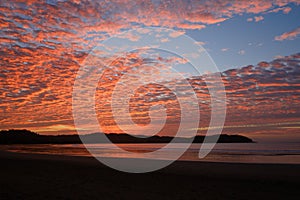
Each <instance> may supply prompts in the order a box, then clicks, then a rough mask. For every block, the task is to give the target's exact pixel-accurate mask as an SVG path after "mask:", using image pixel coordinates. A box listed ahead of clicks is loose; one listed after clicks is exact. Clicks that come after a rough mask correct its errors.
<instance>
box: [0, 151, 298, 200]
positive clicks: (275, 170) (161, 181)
mask: <svg viewBox="0 0 300 200" xmlns="http://www.w3.org/2000/svg"><path fill="white" fill-rule="evenodd" d="M0 159H1V165H0V166H1V167H0V174H1V179H0V199H1V200H5V199H110V200H113V199H299V195H300V190H299V186H300V165H283V164H281V165H275V164H237V163H235V164H234V163H205V162H186V161H178V162H175V163H173V164H172V165H170V166H169V167H167V168H164V169H162V170H159V171H157V172H152V173H147V174H128V173H124V172H119V171H116V170H113V169H110V168H108V167H106V166H104V165H102V164H100V163H99V162H98V161H97V160H95V159H94V158H89V157H71V156H56V155H35V154H19V153H9V152H0Z"/></svg>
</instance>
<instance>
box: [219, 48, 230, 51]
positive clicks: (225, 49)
mask: <svg viewBox="0 0 300 200" xmlns="http://www.w3.org/2000/svg"><path fill="white" fill-rule="evenodd" d="M221 51H223V52H226V51H229V48H223V49H221Z"/></svg>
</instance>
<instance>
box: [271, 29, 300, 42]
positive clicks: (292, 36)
mask: <svg viewBox="0 0 300 200" xmlns="http://www.w3.org/2000/svg"><path fill="white" fill-rule="evenodd" d="M298 35H300V27H298V28H296V29H294V30H292V31H290V32H286V33H283V34H282V35H279V36H276V37H275V40H277V41H283V40H294V39H296V38H297V36H298Z"/></svg>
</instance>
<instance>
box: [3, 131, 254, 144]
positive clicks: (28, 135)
mask: <svg viewBox="0 0 300 200" xmlns="http://www.w3.org/2000/svg"><path fill="white" fill-rule="evenodd" d="M100 134H102V135H103V134H104V133H93V134H88V135H84V136H81V137H84V139H85V141H87V143H99V142H97V141H98V139H99V135H100ZM106 136H107V137H108V138H109V140H110V141H111V142H113V143H169V142H170V141H171V140H173V139H174V137H169V136H152V137H149V138H137V137H133V136H131V135H128V134H115V133H111V134H106ZM215 137H217V136H209V137H208V140H207V141H208V142H210V141H215V139H216V138H215ZM203 140H204V136H196V137H195V138H194V141H193V143H203ZM188 141H189V139H188V138H176V142H177V143H185V142H188ZM252 142H253V140H252V139H250V138H247V137H245V136H241V135H220V137H219V139H218V143H252ZM81 143H82V141H81V139H80V137H79V136H78V135H55V136H54V135H40V134H38V133H35V132H32V131H29V130H2V131H0V144H81Z"/></svg>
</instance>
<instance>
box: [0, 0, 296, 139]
mask: <svg viewBox="0 0 300 200" xmlns="http://www.w3.org/2000/svg"><path fill="white" fill-rule="evenodd" d="M299 11H300V1H299V0H265V1H260V0H252V1H248V0H239V1H238V0H236V1H229V0H223V1H216V0H215V1H214V0H210V1H207V0H200V1H183V0H177V1H164V0H162V1H160V0H153V1H144V0H137V1H129V0H127V1H126V0H125V1H124V0H112V1H105V0H104V1H101V0H84V1H80V0H73V1H72V0H46V1H37V0H28V1H25V2H24V1H6V0H4V1H1V3H0V22H1V23H0V27H1V29H0V32H1V34H0V46H1V49H0V58H1V59H0V129H12V128H15V129H20V128H26V129H30V130H33V131H36V132H39V133H41V134H74V133H76V128H75V125H74V117H73V114H74V113H73V110H72V94H73V88H74V83H75V79H76V77H78V74H77V73H78V71H79V69H80V67H81V66H83V65H84V63H85V62H86V60H87V58H89V56H90V53H91V52H93V50H95V47H97V46H99V45H100V46H101V44H102V43H103V41H106V40H107V39H108V38H110V37H114V36H115V35H117V34H120V33H122V32H124V31H128V30H137V29H139V28H144V27H149V26H151V27H162V28H168V29H173V30H176V31H178V32H177V33H179V34H177V35H173V36H170V37H169V38H162V39H161V41H162V42H168V40H170V39H172V38H175V39H176V38H181V37H182V35H184V34H185V35H186V36H188V37H190V38H191V39H192V40H194V41H195V42H196V43H197V44H198V45H202V46H203V47H204V49H205V50H206V51H207V52H208V53H209V55H210V57H211V59H212V60H213V61H214V63H215V64H216V66H217V68H218V69H219V70H220V71H221V72H222V74H221V75H222V77H221V79H222V83H223V84H224V86H225V89H226V90H225V91H226V96H227V99H226V106H227V115H226V120H225V127H224V131H223V132H224V133H228V134H236V133H241V134H247V135H250V136H256V135H259V136H262V135H263V136H270V137H279V136H282V135H284V136H285V135H286V136H287V137H288V138H298V139H299V138H300V131H299V129H300V128H299V127H300V126H299V122H300V118H299V117H300V113H299V111H298V110H299V109H298V107H299V106H300V105H299V104H300V97H299V93H300V85H299V82H300V81H299V80H300V75H299V74H300V73H299V60H300V56H299V53H300V50H299V46H300V20H299V19H300V12H299ZM127 39H128V40H129V41H138V40H139V39H140V38H139V37H137V36H134V35H131V36H128V38H127ZM181 45H182V46H184V44H183V43H181ZM186 46H188V45H186ZM123 47H124V45H123V46H122V44H121V45H120V48H123ZM100 54H101V58H102V59H103V60H111V59H112V58H114V59H115V57H113V56H107V55H106V52H102V53H101V52H100ZM104 55H106V56H104ZM112 65H113V66H114V68H113V69H112V70H110V69H106V70H104V76H103V77H102V79H101V80H100V81H99V83H98V88H97V93H96V103H95V106H96V114H97V117H98V120H99V124H100V125H101V127H102V130H103V131H104V132H107V133H109V132H117V133H119V132H122V130H124V129H120V127H118V125H117V124H116V122H115V119H114V117H115V116H117V114H116V115H113V114H112V109H111V106H110V105H109V104H108V102H110V100H111V95H113V90H114V86H115V85H116V83H118V81H119V80H121V77H122V76H123V75H124V74H126V73H127V72H131V73H134V72H132V70H134V68H139V67H141V68H143V67H146V68H145V69H144V70H145V71H144V74H147V73H150V74H151V73H152V74H151V76H149V77H152V75H153V72H149V71H147V70H148V68H147V67H152V68H153V69H154V68H155V67H157V68H159V69H169V68H168V67H170V66H171V67H173V68H174V66H175V68H176V65H177V66H180V67H181V68H183V69H184V70H183V71H185V72H187V71H189V67H190V66H189V65H188V64H187V63H186V61H185V60H184V59H182V58H179V57H178V56H176V55H171V54H170V53H169V54H168V53H162V52H151V51H147V50H144V51H142V50H141V51H136V52H129V53H128V54H126V55H125V56H123V57H120V58H118V59H115V60H114V62H113V64H112ZM180 67H179V68H180ZM135 75H136V74H135ZM202 75H203V74H201V75H199V76H198V77H190V79H189V80H188V82H179V83H177V86H178V88H181V89H182V91H180V92H182V93H183V94H184V95H183V96H182V98H183V99H185V102H187V99H189V98H191V97H190V96H188V95H187V94H190V92H189V91H188V90H187V88H188V83H189V84H191V85H192V87H193V89H194V90H195V91H196V96H197V98H198V99H199V106H200V108H201V110H200V113H201V120H202V121H201V123H200V125H199V127H198V129H199V131H202V132H201V133H204V132H205V131H206V130H207V127H208V126H209V119H210V112H211V102H210V95H209V94H208V90H207V86H205V84H206V85H209V84H210V83H211V84H216V82H214V81H211V82H209V81H207V82H206V83H204V82H205V81H203V80H204V79H205V78H204V77H203V76H202ZM168 76H170V77H173V76H172V73H171V74H170V73H169V75H164V76H162V75H161V74H159V75H157V77H156V79H161V80H163V78H166V77H168ZM170 77H169V79H170ZM174 77H175V76H174ZM89 78H91V77H88V78H86V79H85V81H87V80H89ZM152 79H153V78H152ZM169 79H165V80H164V82H163V83H164V84H171V82H172V81H174V80H175V79H176V78H174V79H173V80H171V81H170V80H169ZM161 83H162V82H161ZM126 84H128V85H130V83H128V82H126ZM171 85H172V84H171ZM124 89H126V88H124ZM121 94H122V93H121V92H120V93H119V98H120V99H122V95H121ZM174 98H175V97H174V94H172V93H171V92H170V91H169V90H168V89H167V88H165V87H161V86H158V85H155V84H152V85H151V84H148V86H147V87H146V86H145V87H141V88H139V89H138V90H136V91H135V93H134V94H133V97H132V99H131V100H130V105H131V107H130V109H131V112H132V113H131V117H133V121H134V122H135V123H138V124H140V125H142V126H144V125H146V124H148V123H150V122H151V120H150V118H149V109H150V107H151V106H153V105H156V104H164V105H166V106H165V108H166V109H169V110H168V111H167V113H166V114H167V125H166V127H164V128H162V130H160V132H159V133H160V134H162V135H172V134H173V132H176V130H177V129H178V123H179V121H178V120H179V119H180V113H182V110H181V111H180V109H178V108H179V107H180V106H179V104H178V100H176V99H174ZM118 105H121V104H118ZM191 105H192V104H189V105H188V103H187V104H186V105H184V106H183V107H182V108H181V109H183V108H184V109H185V110H188V111H189V110H191ZM185 106H186V107H185ZM157 112H158V114H160V113H161V112H160V110H158V111H157ZM153 113H154V115H155V112H153ZM189 117H190V122H192V121H193V120H192V119H193V117H192V116H189ZM153 121H155V120H153ZM94 126H96V125H95V124H89V123H87V124H85V125H84V126H83V127H82V130H83V131H84V132H85V133H91V132H93V131H95V130H97V129H94ZM125 126H126V127H127V128H128V127H129V128H128V129H126V130H128V131H134V130H135V129H137V127H136V126H131V128H130V126H129V125H128V124H127V125H125ZM152 128H153V127H152ZM213 129H216V130H217V129H218V127H213ZM279 138H282V137H279Z"/></svg>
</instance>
